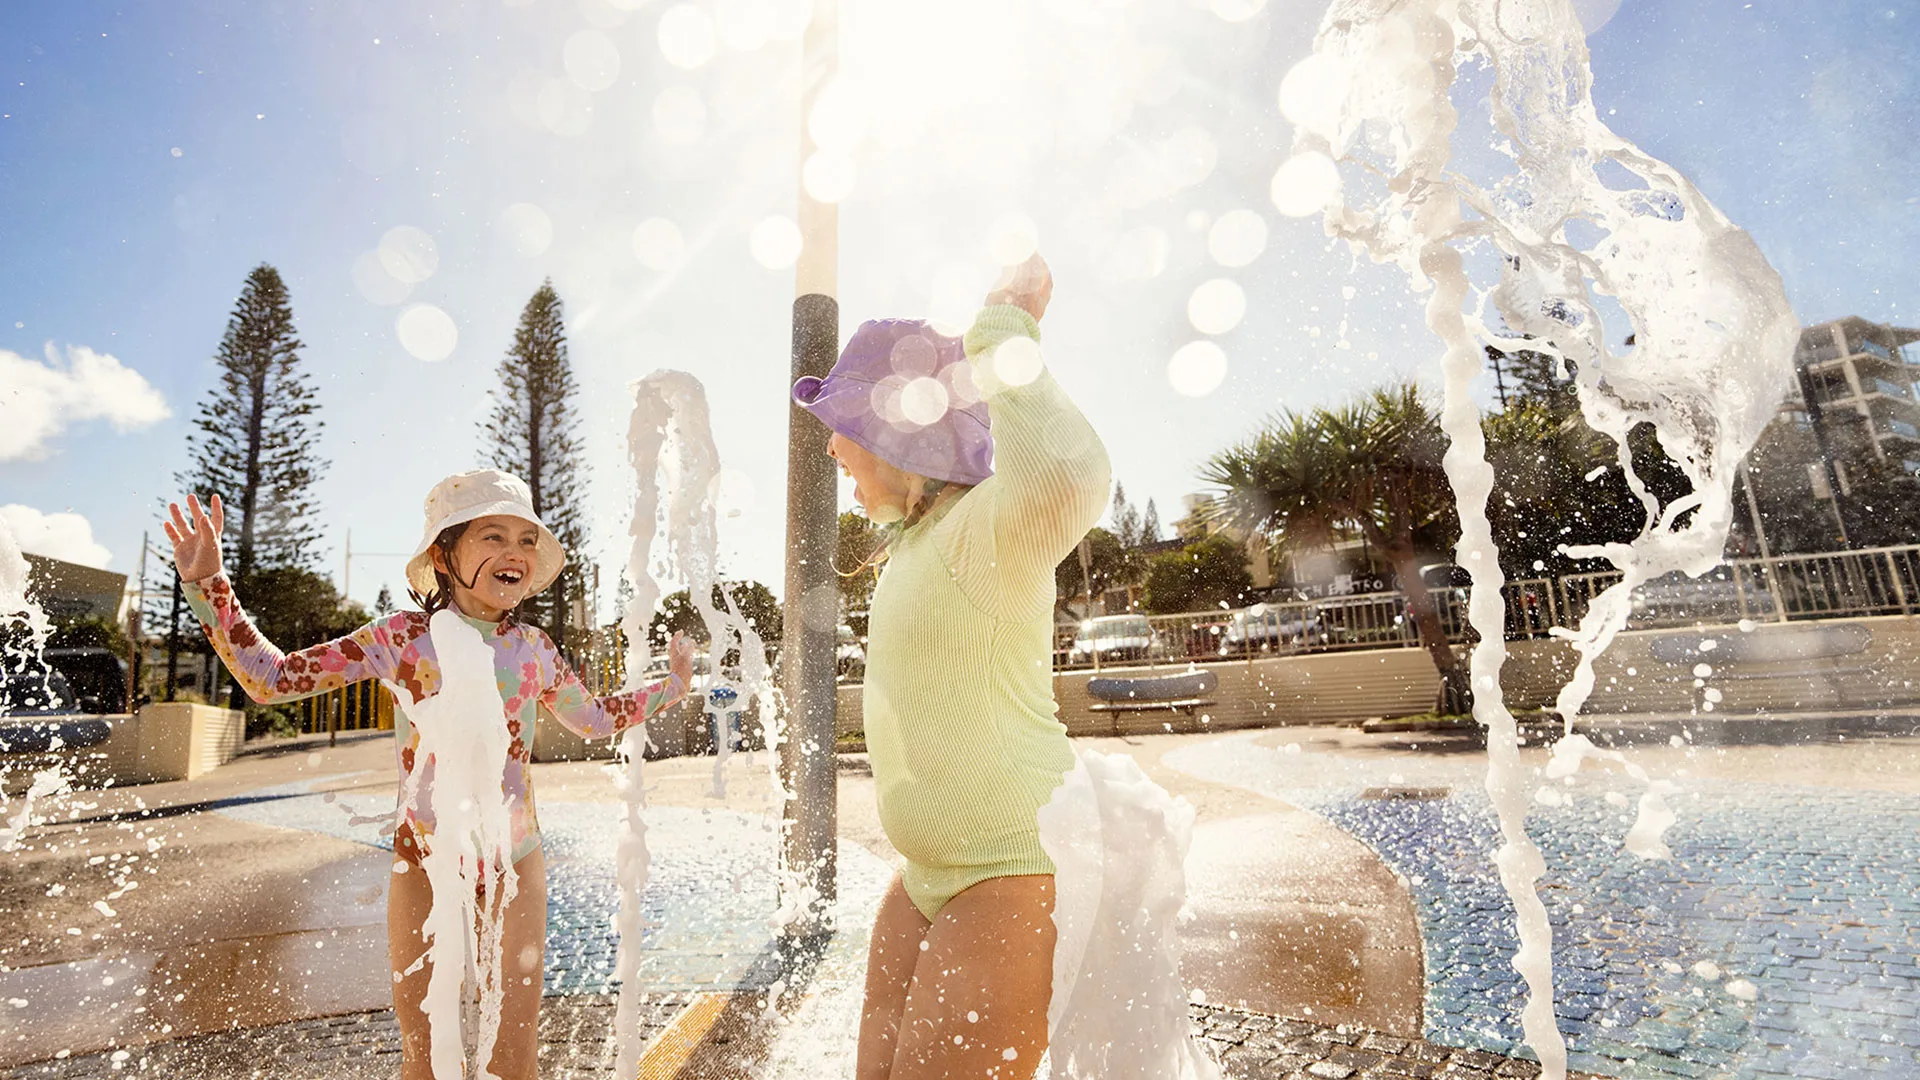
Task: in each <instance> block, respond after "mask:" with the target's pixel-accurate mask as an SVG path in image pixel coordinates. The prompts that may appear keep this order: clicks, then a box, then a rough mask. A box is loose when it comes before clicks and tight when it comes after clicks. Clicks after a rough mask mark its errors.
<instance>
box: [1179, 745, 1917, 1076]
mask: <svg viewBox="0 0 1920 1080" xmlns="http://www.w3.org/2000/svg"><path fill="white" fill-rule="evenodd" d="M1326 734H1327V733H1316V732H1312V731H1298V730H1289V731H1276V732H1272V733H1268V734H1264V735H1259V736H1232V737H1228V738H1224V739H1220V740H1217V741H1212V742H1206V743H1199V744H1195V745H1191V746H1187V747H1184V748H1182V749H1180V750H1177V751H1175V752H1174V753H1172V754H1170V755H1168V758H1167V764H1169V765H1170V766H1172V767H1174V768H1177V769H1179V770H1181V771H1183V772H1187V773H1189V774H1190V775H1194V776H1196V777H1200V778H1204V779H1207V780H1211V781H1214V782H1217V783H1225V784H1232V785H1235V786H1239V787H1244V788H1247V789H1249V790H1253V791H1257V792H1260V793H1261V794H1264V795H1267V796H1270V797H1272V798H1276V799H1280V800H1282V801H1285V802H1288V803H1291V804H1293V805H1295V806H1299V807H1301V808H1302V809H1305V810H1308V811H1310V812H1313V813H1315V814H1318V815H1320V816H1322V817H1324V818H1326V819H1327V820H1328V821H1331V822H1332V823H1334V824H1335V825H1337V826H1339V827H1340V828H1341V829H1342V830H1344V831H1346V832H1347V833H1349V834H1350V835H1352V836H1353V837H1355V838H1356V839H1358V840H1360V841H1361V842H1363V843H1365V844H1366V845H1367V846H1368V847H1370V848H1372V849H1373V850H1374V851H1375V852H1377V853H1378V854H1379V855H1380V857H1381V858H1382V859H1383V860H1384V861H1385V862H1386V863H1387V865H1388V866H1390V867H1392V868H1393V870H1394V871H1395V872H1396V873H1398V874H1400V875H1401V876H1402V878H1403V879H1404V883H1405V885H1406V887H1407V888H1408V889H1409V891H1410V892H1411V893H1412V895H1413V898H1414V901H1415V904H1416V906H1417V909H1418V912H1419V916H1420V924H1421V936H1422V938H1423V948H1424V950H1425V963H1426V984H1427V1000H1426V1017H1425V1034H1426V1036H1427V1037H1428V1038H1429V1039H1432V1040H1433V1041H1435V1042H1438V1043H1442V1044H1445V1045H1449V1046H1460V1047H1471V1048H1476V1049H1480V1050H1486V1051H1490V1052H1494V1053H1500V1054H1513V1053H1522V1054H1523V1053H1524V1051H1523V1050H1521V1049H1520V1046H1521V1032H1520V1030H1519V1026H1518V1024H1517V1023H1515V1021H1514V1017H1515V1016H1516V1015H1517V1012H1518V1005H1519V1002H1520V1001H1521V999H1522V998H1523V997H1524V992H1525V991H1524V985H1523V984H1522V982H1521V980H1520V978H1519V976H1518V974H1517V973H1516V972H1515V971H1514V970H1513V967H1512V965H1511V963H1510V962H1509V957H1511V956H1512V954H1513V949H1514V948H1515V946H1516V944H1517V943H1516V941H1515V938H1514V933H1513V905H1512V901H1511V900H1510V899H1509V898H1508V897H1507V895H1506V893H1505V892H1504V891H1503V890H1502V888H1501V886H1500V882H1499V878H1498V875H1497V873H1496V871H1495V868H1494V865H1493V862H1492V860H1491V858H1490V857H1489V853H1490V852H1491V851H1492V850H1493V849H1494V848H1495V847H1496V846H1497V839H1498V830H1497V824H1496V821H1495V817H1494V814H1493V808H1492V806H1491V804H1490V802H1489V800H1488V799H1487V797H1486V795H1485V793H1484V791H1483V790H1482V789H1481V787H1480V778H1481V772H1480V767H1479V766H1478V765H1476V764H1475V762H1474V761H1473V760H1472V758H1471V756H1470V755H1460V754H1451V753H1448V752H1447V751H1446V749H1445V746H1444V743H1442V744H1438V745H1431V746H1426V747H1423V748H1422V749H1420V750H1416V751H1411V752H1403V753H1392V754H1384V755H1383V754H1379V753H1377V752H1375V753H1369V752H1365V751H1364V749H1362V750H1361V752H1342V751H1340V750H1337V749H1331V748H1326V747H1321V746H1314V747H1313V750H1312V751H1303V750H1302V749H1301V746H1302V742H1303V741H1304V742H1307V743H1308V744H1309V745H1311V744H1314V743H1316V742H1319V741H1320V739H1316V736H1317V735H1318V736H1321V737H1322V738H1324V736H1325V735H1326ZM1289 746H1291V747H1292V750H1289V749H1288V747H1289ZM1888 753H1890V754H1896V755H1900V756H1899V757H1898V758H1896V759H1895V760H1896V761H1903V760H1904V761H1910V760H1911V759H1912V758H1913V756H1914V755H1915V754H1916V753H1920V740H1915V739H1911V738H1907V739H1890V740H1878V739H1869V740H1862V741H1858V742H1855V743H1853V744H1852V745H1851V746H1849V745H1848V744H1846V743H1840V744H1836V745H1835V746H1831V747H1825V748H1790V749H1784V750H1781V751H1779V754H1780V757H1779V758H1778V759H1777V760H1776V761H1775V762H1774V763H1772V764H1767V763H1765V762H1764V761H1762V760H1761V759H1760V758H1758V757H1757V756H1755V755H1749V756H1748V759H1747V760H1743V761H1740V762H1739V763H1738V764H1737V765H1735V764H1733V763H1729V764H1728V765H1727V766H1723V767H1722V769H1720V770H1718V771H1719V772H1721V773H1725V772H1730V771H1733V770H1734V769H1735V768H1737V769H1738V770H1739V771H1741V772H1753V773H1757V774H1758V775H1759V776H1760V777H1762V778H1761V779H1757V780H1756V779H1733V778H1731V777H1729V776H1727V775H1711V774H1712V773H1714V772H1715V771H1716V770H1714V769H1712V768H1711V767H1710V766H1707V765H1704V764H1703V765H1697V766H1696V769H1695V771H1696V772H1699V773H1701V774H1703V775H1699V776H1695V777H1692V778H1690V779H1688V780H1686V781H1685V783H1684V786H1683V788H1682V791H1681V793H1680V794H1679V795H1677V796H1676V797H1675V798H1674V800H1673V802H1674V806H1675V809H1676V810H1677V811H1678V812H1679V818H1680V820H1679V822H1678V823H1676V824H1675V825H1674V826H1673V828H1672V829H1671V830H1670V831H1669V832H1668V834H1667V841H1668V843H1669V844H1670V845H1671V846H1672V848H1673V856H1672V858H1670V859H1666V860H1659V861H1643V860H1640V859H1637V858H1635V857H1633V856H1631V855H1629V854H1627V853H1625V852H1623V851H1622V850H1621V848H1620V843H1621V838H1622V836H1623V835H1624V833H1625V832H1626V831H1627V829H1628V828H1629V826H1630V825H1631V822H1632V817H1633V814H1632V810H1631V804H1630V803H1627V802H1626V801H1625V800H1624V799H1623V798H1621V797H1620V792H1622V791H1628V790H1631V784H1630V783H1629V782H1627V781H1626V780H1625V779H1624V778H1622V777H1619V776H1617V775H1616V776H1604V775H1595V774H1592V773H1583V774H1581V775H1580V776H1578V777H1577V778H1576V781H1575V783H1573V784H1571V785H1566V786H1565V787H1564V796H1565V800H1564V802H1563V803H1562V804H1560V805H1555V806H1548V805H1542V804H1538V803H1536V804H1535V805H1533V806H1532V807H1531V809H1530V811H1529V813H1528V815H1527V831H1528V834H1529V836H1531V837H1532V839H1533V840H1534V842H1535V843H1537V844H1539V845H1540V847H1541V849H1542V852H1543V854H1544V855H1545V856H1546V858H1547V863H1548V866H1549V867H1550V870H1549V872H1548V874H1547V875H1546V876H1545V877H1543V878H1542V879H1541V890H1542V897H1543V899H1544V902H1545V904H1546V908H1547V914H1548V918H1549V919H1550V921H1551V924H1552V927H1553V931H1554V940H1555V950H1554V956H1553V959H1554V967H1555V970H1556V973H1557V986H1558V993H1557V994H1556V998H1555V1018H1556V1022H1557V1024H1558V1026H1559V1027H1560V1029H1561V1030H1562V1031H1563V1032H1564V1033H1566V1035H1567V1036H1568V1041H1569V1048H1570V1051H1571V1060H1570V1064H1571V1066H1572V1067H1573V1068H1574V1069H1576V1070H1579V1071H1582V1072H1592V1073H1595V1074H1599V1075H1608V1076H1622V1077H1636V1078H1655V1077H1662V1078H1663V1077H1676V1076H1698V1075H1710V1076H1739V1077H1756V1078H1759V1077H1764V1078H1769V1080H1772V1078H1781V1080H1784V1078H1788V1077H1795V1078H1798V1077H1804V1076H1811V1075H1828V1074H1831V1075H1834V1076H1867V1075H1881V1074H1891V1075H1898V1074H1899V1073H1898V1070H1899V1068H1901V1067H1908V1068H1911V1067H1912V1066H1913V1065H1914V1059H1913V1057H1912V1055H1913V1047H1915V1046H1916V1045H1920V1027H1916V1023H1920V1022H1917V1021H1916V1020H1915V1018H1914V1017H1913V1016H1910V1015H1907V1013H1909V1012H1911V1011H1912V1010H1911V1009H1910V1008H1909V1007H1908V1005H1909V1004H1910V1002H1911V998H1912V995H1914V994H1915V993H1920V967H1915V963H1916V961H1917V960H1920V929H1917V928H1916V926H1917V925H1920V899H1916V897H1920V872H1917V871H1916V869H1915V868H1916V867H1920V843H1917V842H1916V841H1915V840H1914V837H1916V836H1920V785H1915V784H1913V783H1910V782H1909V783H1904V784H1903V783H1901V782H1900V781H1899V780H1898V778H1897V775H1896V774H1897V773H1898V769H1899V766H1898V765H1881V766H1878V768H1880V769H1882V770H1885V769H1889V768H1890V769H1892V770H1893V772H1891V773H1888V774H1887V775H1888V780H1887V783H1890V784H1891V785H1892V787H1891V789H1887V788H1886V783H1883V784H1881V785H1878V788H1879V789H1876V786H1875V785H1874V784H1873V782H1871V781H1866V782H1863V781H1862V780H1861V779H1860V777H1861V776H1862V774H1863V773H1871V772H1872V771H1873V770H1874V769H1875V767H1876V766H1875V765H1874V759H1875V757H1876V756H1878V755H1880V754H1888ZM1329 756H1331V757H1332V758H1333V760H1332V761H1329V760H1328V757H1329ZM1541 756H1543V755H1541V754H1539V753H1538V752H1530V753H1529V760H1530V762H1531V761H1532V760H1535V759H1538V758H1539V757H1541ZM1671 756H1672V757H1675V758H1679V759H1680V760H1683V761H1684V760H1687V759H1686V757H1684V756H1682V755H1681V754H1679V753H1677V752H1676V753H1675V754H1674V755H1671ZM1842 762H1844V764H1843V763H1842ZM1848 773H1851V774H1852V775H1851V776H1848ZM1699 965H1707V966H1705V967H1701V966H1699ZM1709 976H1711V977H1709ZM1741 981H1744V982H1745V983H1747V984H1748V987H1746V988H1743V987H1741V986H1740V985H1739V984H1740V982H1741ZM1748 988H1750V989H1751V991H1752V992H1753V995H1754V997H1753V998H1752V999H1751V1000H1749V999H1747V998H1745V997H1744V996H1743V994H1744V993H1745V992H1746V990H1747V989H1748ZM1903 997H1904V998H1905V999H1906V1001H1904V1002H1903V1000H1902V998H1903ZM1876 1063H1879V1064H1876ZM1888 1070H1891V1072H1890V1073H1889V1072H1888Z"/></svg>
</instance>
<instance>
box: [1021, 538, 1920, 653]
mask: <svg viewBox="0 0 1920 1080" xmlns="http://www.w3.org/2000/svg"><path fill="white" fill-rule="evenodd" d="M1621 577H1622V575H1621V574H1620V573H1619V572H1618V571H1603V572H1597V573H1589V574H1570V575H1567V576H1566V577H1562V578H1558V579H1547V578H1530V579H1524V580H1520V581H1512V582H1509V583H1508V584H1507V586H1506V588H1505V589H1504V590H1502V597H1503V599H1504V600H1505V604H1506V637H1507V640H1509V641H1513V640H1519V639H1524V638H1534V637H1545V636H1547V635H1548V634H1549V633H1550V632H1551V631H1552V628H1554V627H1556V626H1559V627H1567V628H1572V627H1576V626H1578V625H1579V624H1580V620H1581V618H1583V617H1584V616H1585V615H1586V613H1587V611H1588V609H1589V608H1590V607H1591V606H1592V603H1593V600H1594V598H1595V597H1597V596H1599V595H1600V593H1601V592H1602V591H1604V590H1605V589H1607V588H1608V587H1610V586H1612V585H1614V584H1615V583H1617V582H1619V581H1620V579H1621ZM1430 595H1431V596H1432V597H1433V600H1434V608H1435V614H1436V615H1437V616H1438V617H1439V620H1440V626H1441V629H1442V631H1444V632H1445V634H1446V635H1447V639H1448V640H1449V641H1452V642H1454V643H1456V644H1464V643H1470V642H1472V641H1474V640H1476V635H1475V634H1474V633H1473V630H1472V627H1470V626H1469V625H1468V624H1467V617H1466V602H1467V590H1465V589H1461V588H1448V589H1435V590H1433V591H1432V593H1431V594H1430ZM1917 612H1920V545H1910V546H1905V547H1887V548H1872V549H1865V550H1860V551H1834V552H1822V553H1819V554H1813V555H1779V556H1775V557H1773V558H1772V559H1735V560H1732V561H1730V562H1727V563H1725V564H1723V565H1722V566H1719V567H1717V568H1715V569H1714V570H1712V571H1711V572H1709V573H1707V574H1705V575H1702V576H1701V577H1699V578H1688V577H1686V576H1685V575H1680V574H1670V575H1667V576H1665V577H1662V578H1657V579H1655V580H1653V581H1650V582H1647V583H1646V584H1643V585H1641V586H1640V587H1639V588H1637V589H1635V590H1634V592H1633V596H1632V611H1631V613H1630V615H1629V617H1628V620H1627V627H1628V629H1633V630H1645V629H1658V628H1662V627H1676V626H1699V625H1711V624H1718V623H1737V622H1741V621H1751V622H1755V623H1764V622H1786V621H1789V620H1805V619H1835V618H1849V617H1860V616H1870V615H1913V614H1916V613H1917ZM1140 617H1141V618H1144V619H1146V621H1147V623H1148V624H1149V625H1150V626H1151V627H1152V637H1151V639H1150V642H1148V643H1146V644H1141V643H1140V642H1141V639H1139V638H1138V637H1137V636H1135V637H1133V638H1130V639H1127V640H1126V642H1125V644H1124V646H1121V645H1119V644H1118V643H1116V647H1115V648H1112V649H1110V650H1105V651H1101V652H1100V653H1099V654H1098V656H1097V658H1096V657H1095V656H1093V655H1088V654H1087V653H1086V652H1085V650H1084V649H1082V650H1080V651H1076V650H1075V648H1074V646H1075V643H1076V640H1077V639H1078V638H1079V636H1080V635H1079V630H1078V628H1076V627H1072V626H1063V627H1060V628H1059V629H1058V631H1057V633H1056V634H1055V639H1054V666H1055V668H1056V669H1075V668H1094V667H1122V666H1139V665H1149V666H1151V665H1157V664H1188V663H1198V662H1201V661H1220V660H1251V659H1255V658H1258V657H1267V656H1289V655H1297V654H1301V653H1317V652H1336V651H1341V650H1348V649H1380V648H1405V647H1411V646H1415V645H1418V644H1419V643H1420V635H1419V632H1418V629H1417V628H1416V627H1415V625H1414V622H1413V618H1412V616H1411V615H1410V613H1409V612H1408V610H1407V601H1406V597H1405V596H1404V595H1402V594H1401V593H1397V592H1390V593H1369V594H1366V595H1361V596H1343V597H1330V598H1326V599H1321V600H1305V601H1295V602H1289V603H1279V604H1258V605H1255V606H1253V607H1250V608H1240V609H1234V610H1225V609H1223V610H1219V611H1197V612H1187V613H1185V614H1179V615H1147V616H1140Z"/></svg>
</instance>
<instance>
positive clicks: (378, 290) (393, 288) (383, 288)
mask: <svg viewBox="0 0 1920 1080" xmlns="http://www.w3.org/2000/svg"><path fill="white" fill-rule="evenodd" d="M353 287H354V288H355V289H358V290H359V291H360V295H361V296H364V297H366V298H367V301H368V302H369V303H373V304H379V305H380V306H382V307H390V306H392V305H394V304H397V303H399V302H400V301H402V300H405V299H406V298H407V297H408V296H409V295H411V294H412V293H413V285H412V284H411V283H410V282H405V281H401V280H400V279H399V278H396V277H394V276H393V275H392V274H389V273H387V267H386V264H384V263H382V262H381V261H380V252H379V250H378V249H375V250H373V251H363V252H361V253H360V257H359V258H357V259H355V260H353Z"/></svg>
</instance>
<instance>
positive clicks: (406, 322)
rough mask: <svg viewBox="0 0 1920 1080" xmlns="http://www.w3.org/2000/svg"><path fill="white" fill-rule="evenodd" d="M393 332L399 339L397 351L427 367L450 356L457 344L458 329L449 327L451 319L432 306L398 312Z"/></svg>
mask: <svg viewBox="0 0 1920 1080" xmlns="http://www.w3.org/2000/svg"><path fill="white" fill-rule="evenodd" d="M393 328H394V331H395V333H397V334H399V335H400V347H401V348H403V349H405V350H407V352H408V353H410V354H412V355H413V358H414V359H416V360H424V361H426V362H427V363H429V364H432V363H438V362H439V361H441V360H445V359H446V358H447V357H449V356H452V355H453V350H454V346H456V345H458V344H459V343H460V328H459V327H457V326H455V325H454V324H453V317H452V316H450V315H448V314H447V313H446V312H444V311H441V310H440V309H439V308H437V307H434V306H433V305H432V304H414V305H413V306H412V307H409V308H407V309H406V310H405V311H402V312H401V313H400V317H399V318H398V319H396V320H394V327H393Z"/></svg>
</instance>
